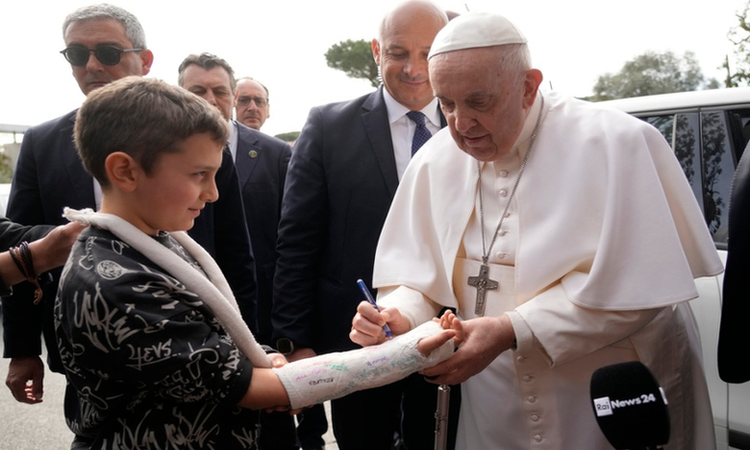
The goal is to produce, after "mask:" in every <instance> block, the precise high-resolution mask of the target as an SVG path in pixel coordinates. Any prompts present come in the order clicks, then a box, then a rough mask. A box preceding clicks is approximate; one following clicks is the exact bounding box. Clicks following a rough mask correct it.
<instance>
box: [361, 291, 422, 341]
mask: <svg viewBox="0 0 750 450" xmlns="http://www.w3.org/2000/svg"><path fill="white" fill-rule="evenodd" d="M386 323H387V324H388V326H389V327H390V329H391V333H392V334H393V335H394V336H398V335H399V334H404V333H406V332H407V331H409V330H410V329H411V325H410V324H409V320H408V319H407V318H406V317H404V316H402V315H401V312H400V311H399V310H398V308H383V309H382V310H381V311H380V312H378V311H377V310H375V308H373V307H372V305H371V304H369V303H368V302H366V301H363V302H361V303H360V304H359V306H357V314H356V315H355V316H354V319H352V331H350V332H349V338H350V339H351V340H352V342H354V343H356V344H359V345H361V346H362V347H367V346H370V345H376V344H380V343H382V342H384V341H385V340H386V336H385V331H383V325H384V324H386Z"/></svg>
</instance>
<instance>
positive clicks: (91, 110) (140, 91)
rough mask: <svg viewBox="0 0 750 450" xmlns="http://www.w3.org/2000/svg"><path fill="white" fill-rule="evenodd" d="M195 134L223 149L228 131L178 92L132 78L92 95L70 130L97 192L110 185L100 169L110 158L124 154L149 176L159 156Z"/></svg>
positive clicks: (199, 102) (209, 110)
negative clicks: (72, 130) (93, 180)
mask: <svg viewBox="0 0 750 450" xmlns="http://www.w3.org/2000/svg"><path fill="white" fill-rule="evenodd" d="M200 133H208V134H210V135H211V136H212V137H213V139H214V141H215V142H216V143H217V144H220V145H226V143H227V139H228V138H229V128H228V126H227V121H226V120H225V119H224V118H223V117H222V116H221V113H220V112H219V110H218V109H216V108H214V107H213V106H211V105H210V104H209V103H208V102H207V101H205V100H204V99H202V98H200V97H198V96H197V95H195V94H192V93H190V92H188V91H186V90H184V89H182V88H179V87H176V86H170V85H169V84H167V83H165V82H163V81H161V80H156V79H149V78H143V77H138V76H132V77H125V78H122V79H120V80H117V81H114V82H112V83H110V84H108V85H107V86H104V87H102V88H99V89H96V90H95V91H92V92H91V93H90V94H89V95H88V98H86V101H85V102H83V105H82V106H81V108H80V109H79V110H78V115H77V116H76V124H75V130H74V136H75V144H76V147H77V148H78V155H79V156H80V158H81V161H82V162H83V166H84V168H85V169H86V171H87V172H88V173H90V174H91V175H92V176H93V177H94V178H96V179H97V180H98V181H99V183H100V184H101V185H102V187H109V185H110V181H109V178H108V177H107V172H106V169H105V167H104V162H105V160H106V159H107V157H108V156H109V155H110V154H112V153H114V152H123V153H126V154H128V155H130V156H131V157H132V158H133V159H134V160H135V161H137V162H138V164H140V165H141V167H142V168H143V170H144V171H145V172H146V174H150V173H151V170H152V169H153V167H154V165H155V164H156V162H157V161H158V160H159V158H160V157H161V155H162V154H164V153H175V152H179V151H180V150H181V149H180V144H181V143H182V142H183V141H184V140H185V139H187V138H189V137H190V136H193V135H195V134H200Z"/></svg>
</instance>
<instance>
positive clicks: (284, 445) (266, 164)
mask: <svg viewBox="0 0 750 450" xmlns="http://www.w3.org/2000/svg"><path fill="white" fill-rule="evenodd" d="M178 72H179V76H178V84H179V85H180V87H182V88H184V89H186V90H188V91H190V92H192V93H194V94H196V95H198V96H200V97H203V98H204V99H206V100H207V101H208V102H209V103H211V104H212V105H214V106H215V107H216V108H217V109H218V110H219V111H220V112H221V114H222V115H223V116H224V118H225V119H227V121H228V122H229V130H230V137H229V142H228V143H227V145H228V148H229V153H231V155H232V157H233V158H234V161H235V165H236V167H237V174H238V175H239V179H240V186H241V189H242V198H243V201H244V206H245V208H244V210H245V219H246V221H247V227H248V230H249V232H250V241H251V243H252V246H253V253H254V255H255V272H256V278H257V280H258V301H257V305H256V308H255V309H254V310H252V311H248V310H246V309H245V308H242V314H243V317H244V318H245V320H246V321H247V322H248V325H249V326H250V329H251V330H253V332H254V334H255V337H256V338H257V339H258V342H260V343H261V344H266V345H271V302H272V301H273V297H272V294H273V292H272V288H273V285H272V283H273V274H274V270H275V268H276V258H277V257H278V255H277V253H276V236H277V227H278V223H279V211H280V209H281V196H282V194H283V192H284V181H285V179H286V169H287V164H288V163H289V157H290V155H291V153H292V149H291V147H290V146H289V144H287V143H286V142H284V141H282V140H281V139H277V138H275V137H271V136H268V135H265V134H263V133H261V132H260V131H257V130H254V129H252V128H249V127H246V126H245V125H242V124H241V123H238V122H237V121H235V120H233V119H232V108H233V106H234V103H235V99H236V89H237V84H236V81H235V78H234V71H233V70H232V67H231V66H230V65H229V63H227V62H226V61H225V60H224V59H222V58H219V57H218V56H216V55H212V54H210V53H201V54H200V55H189V56H188V57H187V58H185V59H184V60H183V61H182V63H181V64H180V67H179V69H178ZM251 322H252V323H251ZM261 426H262V430H263V431H262V432H261V438H260V443H259V445H260V449H261V450H266V449H268V450H286V449H296V448H297V446H296V444H295V430H294V418H293V417H292V416H290V415H289V414H288V413H286V412H277V413H268V414H263V415H262V416H261Z"/></svg>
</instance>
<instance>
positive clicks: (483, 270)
mask: <svg viewBox="0 0 750 450" xmlns="http://www.w3.org/2000/svg"><path fill="white" fill-rule="evenodd" d="M469 286H473V287H475V288H476V289H477V303H476V307H475V308H474V314H476V315H477V316H483V315H484V305H485V297H486V295H487V291H492V290H495V289H497V286H498V284H497V281H495V280H491V279H490V268H489V266H487V264H482V265H481V266H480V267H479V275H477V276H475V277H469Z"/></svg>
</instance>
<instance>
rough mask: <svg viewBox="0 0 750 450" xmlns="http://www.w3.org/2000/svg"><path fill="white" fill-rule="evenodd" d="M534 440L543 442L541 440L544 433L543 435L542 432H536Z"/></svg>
mask: <svg viewBox="0 0 750 450" xmlns="http://www.w3.org/2000/svg"><path fill="white" fill-rule="evenodd" d="M534 440H535V441H537V442H541V440H542V435H541V434H535V435H534Z"/></svg>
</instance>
